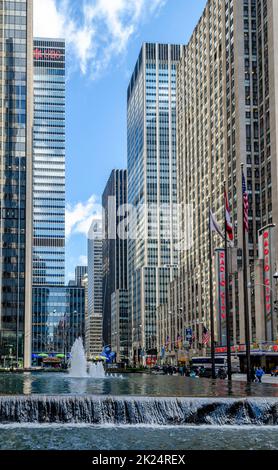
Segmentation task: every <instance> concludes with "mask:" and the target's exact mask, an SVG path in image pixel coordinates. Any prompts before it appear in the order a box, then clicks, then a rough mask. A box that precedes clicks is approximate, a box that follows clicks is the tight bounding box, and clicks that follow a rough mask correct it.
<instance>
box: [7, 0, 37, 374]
mask: <svg viewBox="0 0 278 470" xmlns="http://www.w3.org/2000/svg"><path fill="white" fill-rule="evenodd" d="M32 7H33V4H32V0H30V1H27V0H12V1H9V2H6V1H4V2H1V4H0V23H1V39H0V48H1V58H0V64H1V66H0V83H1V92H0V93H1V95H0V96H1V102H0V106H1V117H0V122H1V148H0V159H1V165H0V167H1V169H0V171H1V175H0V184H1V188H0V192H1V198H0V199H1V201H0V203H1V214H0V224H1V227H0V250H1V253H0V258H1V266H0V364H4V363H5V364H6V363H7V361H6V359H7V356H9V360H10V364H12V365H15V366H22V365H23V363H24V365H25V366H26V367H29V366H30V364H31V321H32V318H31V311H32V307H31V302H32V298H31V292H32V289H31V285H32V120H33V118H32V113H33V86H32V80H33V63H32V56H33V53H32V50H33V47H32V42H33V37H32V35H33V32H32V29H33V12H32Z"/></svg>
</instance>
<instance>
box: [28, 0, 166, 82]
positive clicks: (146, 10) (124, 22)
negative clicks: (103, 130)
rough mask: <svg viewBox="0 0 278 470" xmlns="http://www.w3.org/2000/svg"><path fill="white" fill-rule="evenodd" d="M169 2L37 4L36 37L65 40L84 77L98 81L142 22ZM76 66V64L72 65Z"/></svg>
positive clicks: (48, 0) (43, 0) (45, 0)
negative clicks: (76, 5) (75, 6)
mask: <svg viewBox="0 0 278 470" xmlns="http://www.w3.org/2000/svg"><path fill="white" fill-rule="evenodd" d="M166 1H167V0H82V1H80V2H78V3H79V8H78V10H76V8H75V9H74V0H34V5H35V7H34V31H35V35H36V36H43V37H45V36H49V37H64V38H65V39H66V41H67V47H68V56H69V57H72V58H73V61H74V63H75V65H76V62H77V64H78V66H79V68H80V70H81V72H82V73H83V74H86V73H88V74H89V75H90V77H92V78H96V77H97V76H99V74H100V73H101V72H103V70H104V69H105V68H107V67H108V66H109V64H110V62H111V59H112V57H119V56H121V55H122V54H124V53H125V51H126V49H127V45H128V42H129V40H130V38H131V37H132V36H133V35H134V34H135V33H136V31H137V30H138V27H139V25H140V23H141V22H142V21H145V20H147V19H148V17H150V16H151V15H153V14H155V12H157V11H158V9H159V8H160V7H162V6H163V5H164V4H165V2H166ZM71 65H73V64H71Z"/></svg>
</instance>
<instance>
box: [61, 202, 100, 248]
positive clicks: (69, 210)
mask: <svg viewBox="0 0 278 470" xmlns="http://www.w3.org/2000/svg"><path fill="white" fill-rule="evenodd" d="M101 216H102V209H101V206H100V205H99V203H98V198H97V196H95V195H92V196H91V197H90V198H89V199H88V200H87V201H85V202H77V203H76V204H67V207H66V238H67V239H69V238H70V237H71V236H72V235H74V234H81V235H85V236H87V235H88V231H89V228H90V226H91V224H92V221H93V220H99V218H100V217H101Z"/></svg>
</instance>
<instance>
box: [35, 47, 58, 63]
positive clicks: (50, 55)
mask: <svg viewBox="0 0 278 470" xmlns="http://www.w3.org/2000/svg"><path fill="white" fill-rule="evenodd" d="M62 57H63V54H62V52H61V51H59V50H58V49H39V48H38V47H36V48H35V49H34V59H35V60H61V58H62Z"/></svg>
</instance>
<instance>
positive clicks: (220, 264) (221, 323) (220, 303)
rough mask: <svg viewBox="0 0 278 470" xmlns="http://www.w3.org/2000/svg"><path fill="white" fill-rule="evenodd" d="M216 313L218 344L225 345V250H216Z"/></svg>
mask: <svg viewBox="0 0 278 470" xmlns="http://www.w3.org/2000/svg"><path fill="white" fill-rule="evenodd" d="M216 276H217V313H218V338H219V344H221V345H222V346H225V345H226V314H227V312H226V259H225V250H223V249H218V250H216Z"/></svg>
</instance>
